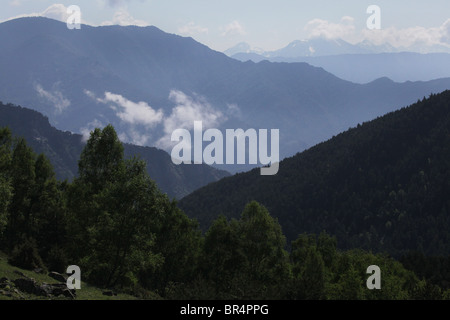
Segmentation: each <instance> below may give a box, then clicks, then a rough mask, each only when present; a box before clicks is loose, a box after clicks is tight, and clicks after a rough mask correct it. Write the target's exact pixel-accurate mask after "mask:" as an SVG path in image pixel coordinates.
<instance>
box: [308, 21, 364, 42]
mask: <svg viewBox="0 0 450 320" xmlns="http://www.w3.org/2000/svg"><path fill="white" fill-rule="evenodd" d="M354 22H355V20H354V19H353V18H352V17H349V16H345V17H342V19H341V21H340V22H339V23H333V22H330V21H327V20H322V19H313V20H311V21H309V22H308V23H307V24H306V26H305V30H306V31H307V32H308V33H309V37H310V38H319V37H320V38H326V39H338V38H341V39H344V38H346V37H348V36H349V35H352V34H354V33H355V30H356V29H355V25H354Z"/></svg>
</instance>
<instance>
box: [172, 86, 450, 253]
mask: <svg viewBox="0 0 450 320" xmlns="http://www.w3.org/2000/svg"><path fill="white" fill-rule="evenodd" d="M449 146H450V91H445V92H443V93H441V94H437V95H431V96H430V97H428V98H425V99H422V100H420V101H418V102H417V103H415V104H413V105H411V106H409V107H407V108H401V109H400V110H397V111H395V112H391V113H388V114H386V115H385V116H382V117H379V118H377V119H375V120H372V121H370V122H366V123H363V124H362V125H358V126H357V127H355V128H352V129H349V130H347V131H345V132H343V133H341V134H339V135H337V136H335V137H333V138H332V139H330V140H328V141H326V142H322V143H320V144H318V145H316V146H314V147H312V148H310V149H308V150H306V151H304V152H301V153H298V154H296V155H295V156H293V157H289V158H286V159H284V160H283V161H281V163H280V169H279V172H278V174H277V175H274V176H261V175H260V174H259V172H258V170H256V169H254V170H252V171H249V172H246V173H239V174H236V175H233V176H231V177H227V178H224V179H222V180H220V181H218V182H215V183H212V184H210V185H208V186H206V187H203V188H201V189H199V190H197V191H195V192H193V193H192V194H190V195H188V196H187V197H185V198H183V199H182V200H181V201H180V203H179V205H180V207H181V208H182V209H183V210H184V211H185V212H186V213H187V214H188V215H189V216H191V217H193V218H196V219H198V221H199V222H200V225H201V226H202V228H203V229H204V230H206V229H207V228H208V227H209V226H210V224H211V222H212V221H213V220H214V219H216V218H217V217H218V216H219V215H224V216H226V217H227V218H228V219H232V218H234V219H238V218H239V214H240V212H241V210H242V208H244V207H245V205H246V203H248V202H250V201H253V200H255V201H258V202H259V203H261V204H262V205H264V206H265V207H266V208H267V209H268V210H269V212H270V213H271V214H272V215H273V216H274V217H275V218H277V219H278V221H279V223H280V224H281V226H282V228H283V232H284V233H285V234H286V236H287V238H288V239H289V240H293V239H296V238H297V236H298V235H299V234H302V233H315V234H318V233H320V232H322V231H326V232H327V233H329V234H331V235H333V236H336V238H337V241H338V243H339V244H340V245H341V246H342V248H362V249H367V250H371V251H373V252H385V253H388V254H391V255H393V256H397V257H398V256H401V255H402V254H405V253H406V252H408V251H420V252H423V253H425V254H430V255H444V256H448V254H449V253H450V245H449V244H450V234H449V232H448V230H450V215H449V214H450V202H449V194H450V160H449V159H450V147H449Z"/></svg>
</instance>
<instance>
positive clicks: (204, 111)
mask: <svg viewBox="0 0 450 320" xmlns="http://www.w3.org/2000/svg"><path fill="white" fill-rule="evenodd" d="M169 99H170V100H171V101H172V102H174V103H175V107H174V108H173V109H172V113H171V115H170V116H169V117H167V118H165V119H164V133H165V135H164V136H163V137H162V138H161V139H160V140H159V141H158V142H157V145H158V146H159V147H161V148H163V149H167V148H169V147H171V146H172V145H173V143H172V142H171V135H172V132H173V131H175V130H176V129H186V130H192V129H193V128H194V121H202V124H203V129H204V130H206V129H209V128H215V127H217V126H219V125H220V124H221V123H222V122H223V121H225V120H226V117H225V116H224V115H223V114H222V112H220V111H218V110H215V109H214V108H213V107H212V106H211V105H210V104H209V103H208V102H207V101H206V100H205V99H204V98H203V97H198V96H197V97H195V99H194V98H192V97H189V96H187V95H186V94H184V93H183V92H181V91H177V90H172V91H171V92H170V95H169Z"/></svg>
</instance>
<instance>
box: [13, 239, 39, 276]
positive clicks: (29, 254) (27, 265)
mask: <svg viewBox="0 0 450 320" xmlns="http://www.w3.org/2000/svg"><path fill="white" fill-rule="evenodd" d="M8 262H9V263H10V264H11V265H13V266H16V267H19V268H24V269H28V270H33V269H36V268H45V265H44V263H43V261H42V259H41V257H40V256H39V252H38V249H37V245H36V242H35V241H34V240H33V239H26V240H25V241H24V242H22V243H21V244H20V245H17V246H16V247H14V250H13V251H12V253H11V256H10V258H9V260H8Z"/></svg>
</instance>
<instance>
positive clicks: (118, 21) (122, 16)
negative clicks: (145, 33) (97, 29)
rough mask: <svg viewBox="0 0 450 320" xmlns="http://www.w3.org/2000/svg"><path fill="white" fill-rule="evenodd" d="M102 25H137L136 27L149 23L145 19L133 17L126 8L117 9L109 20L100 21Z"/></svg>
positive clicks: (145, 25)
mask: <svg viewBox="0 0 450 320" xmlns="http://www.w3.org/2000/svg"><path fill="white" fill-rule="evenodd" d="M101 25H102V26H111V25H119V26H138V27H148V26H149V25H150V24H149V23H148V22H147V21H144V20H139V19H135V18H133V17H132V16H131V14H130V13H129V12H128V10H127V9H124V8H122V9H119V10H117V11H116V12H115V13H114V17H113V19H112V20H111V21H104V22H102V23H101Z"/></svg>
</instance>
